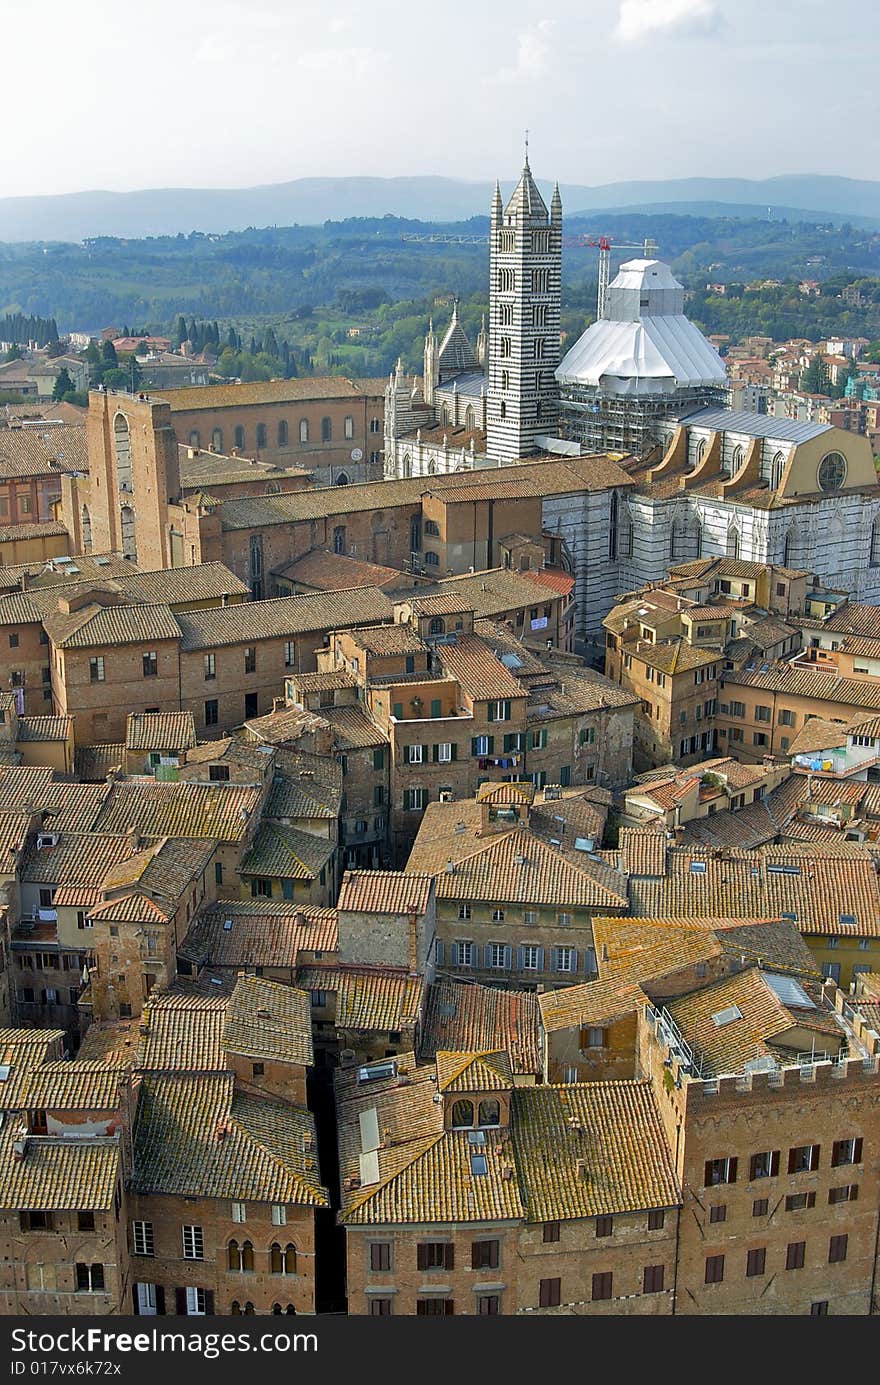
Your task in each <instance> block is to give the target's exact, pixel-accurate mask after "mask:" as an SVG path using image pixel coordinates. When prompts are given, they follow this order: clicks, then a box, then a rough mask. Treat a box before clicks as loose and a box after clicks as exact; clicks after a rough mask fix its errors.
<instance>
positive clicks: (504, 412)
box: [501, 399, 507, 418]
mask: <svg viewBox="0 0 880 1385" xmlns="http://www.w3.org/2000/svg"><path fill="white" fill-rule="evenodd" d="M501 417H502V418H507V402H506V400H504V399H502V401H501Z"/></svg>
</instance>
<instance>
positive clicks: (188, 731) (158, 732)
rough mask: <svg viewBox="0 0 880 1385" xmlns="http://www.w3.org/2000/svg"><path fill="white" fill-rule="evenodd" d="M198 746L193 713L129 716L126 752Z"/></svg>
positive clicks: (142, 713) (134, 714)
mask: <svg viewBox="0 0 880 1385" xmlns="http://www.w3.org/2000/svg"><path fill="white" fill-rule="evenodd" d="M195 744H196V723H195V717H194V716H193V714H192V712H129V714H128V718H127V720H126V726H125V745H126V749H127V750H144V751H146V750H159V751H161V750H189V749H191V748H192V747H193V746H195Z"/></svg>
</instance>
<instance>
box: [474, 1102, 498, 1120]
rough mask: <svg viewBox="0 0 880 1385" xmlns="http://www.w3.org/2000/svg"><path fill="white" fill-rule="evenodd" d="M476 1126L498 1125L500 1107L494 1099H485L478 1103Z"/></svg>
mask: <svg viewBox="0 0 880 1385" xmlns="http://www.w3.org/2000/svg"><path fill="white" fill-rule="evenodd" d="M477 1124H478V1125H500V1124H501V1107H500V1106H499V1104H498V1102H497V1101H496V1100H495V1098H494V1097H485V1098H484V1099H483V1101H481V1102H480V1110H479V1113H478V1116H477Z"/></svg>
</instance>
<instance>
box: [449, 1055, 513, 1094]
mask: <svg viewBox="0 0 880 1385" xmlns="http://www.w3.org/2000/svg"><path fill="white" fill-rule="evenodd" d="M435 1061H436V1064H437V1090H438V1091H441V1092H506V1091H509V1090H510V1088H511V1086H512V1085H513V1077H512V1075H511V1071H510V1059H509V1058H508V1056H507V1052H506V1050H505V1049H491V1050H490V1051H489V1052H488V1053H450V1052H449V1051H447V1050H445V1049H440V1050H439V1051H438V1053H437V1057H436V1060H435Z"/></svg>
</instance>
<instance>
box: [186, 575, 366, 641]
mask: <svg viewBox="0 0 880 1385" xmlns="http://www.w3.org/2000/svg"><path fill="white" fill-rule="evenodd" d="M391 614H392V606H391V602H390V601H389V600H388V597H387V596H385V594H384V592H381V591H379V590H378V588H376V587H356V588H354V589H353V590H351V591H332V592H315V593H314V594H307V595H303V596H277V597H272V598H271V599H270V600H268V601H247V602H240V603H239V604H238V605H235V606H215V607H211V608H208V609H207V610H201V611H187V612H185V613H181V614H179V615H178V617H177V623H178V625H179V627H180V631H181V633H182V641H181V649H183V650H186V651H193V650H198V649H217V648H221V647H222V646H224V645H235V644H245V645H247V644H250V643H252V642H253V641H254V640H265V639H282V638H285V637H287V636H291V635H304V634H309V633H312V632H315V631H321V630H336V629H340V630H343V629H348V628H349V627H351V626H357V625H361V624H363V623H364V622H365V621H373V620H375V621H382V620H386V621H388V620H390V619H391Z"/></svg>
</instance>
